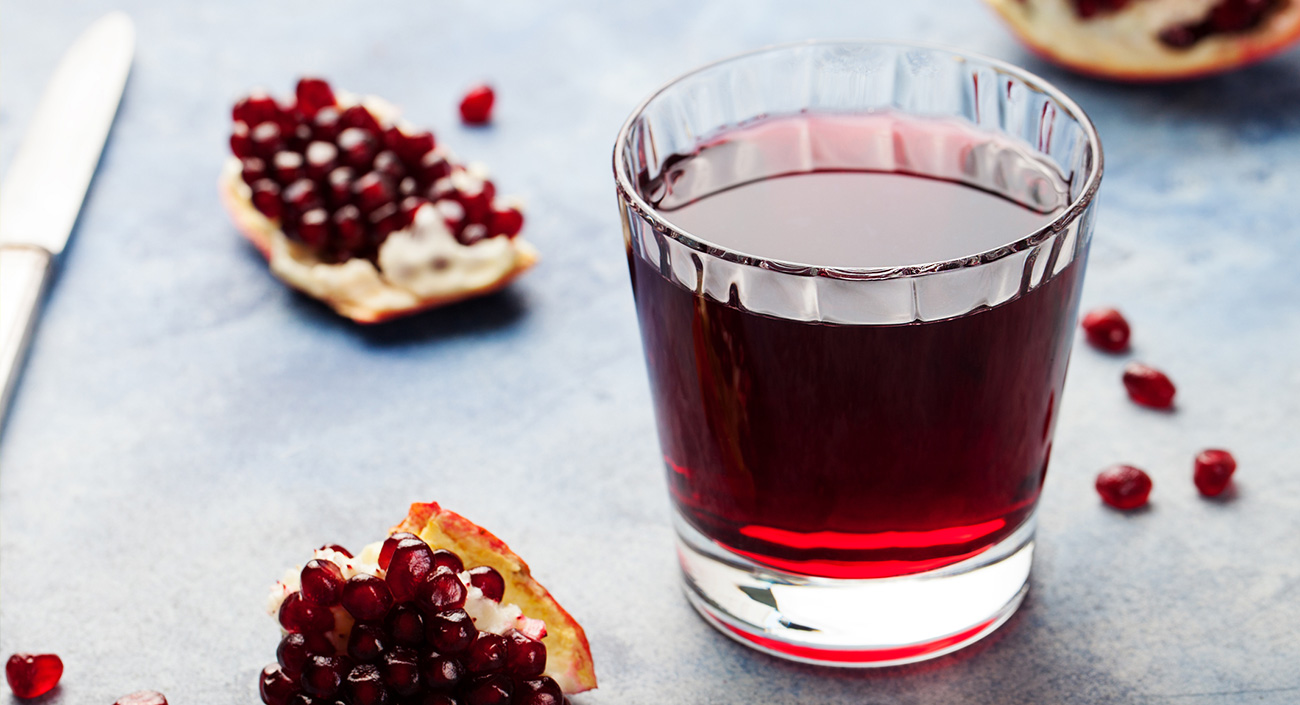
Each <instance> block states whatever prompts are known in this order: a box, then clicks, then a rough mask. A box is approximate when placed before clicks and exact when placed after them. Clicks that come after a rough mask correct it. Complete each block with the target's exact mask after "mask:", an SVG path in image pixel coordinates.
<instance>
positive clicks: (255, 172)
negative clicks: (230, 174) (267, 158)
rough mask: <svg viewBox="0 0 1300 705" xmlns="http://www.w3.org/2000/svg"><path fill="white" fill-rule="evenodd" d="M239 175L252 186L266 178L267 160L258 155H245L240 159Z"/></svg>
mask: <svg viewBox="0 0 1300 705" xmlns="http://www.w3.org/2000/svg"><path fill="white" fill-rule="evenodd" d="M239 175H240V176H241V177H243V179H244V183H246V184H248V185H249V186H252V185H253V184H255V183H257V182H258V181H261V180H262V179H265V178H266V162H264V161H262V160H261V159H258V158H257V157H245V158H244V159H242V160H240V170H239Z"/></svg>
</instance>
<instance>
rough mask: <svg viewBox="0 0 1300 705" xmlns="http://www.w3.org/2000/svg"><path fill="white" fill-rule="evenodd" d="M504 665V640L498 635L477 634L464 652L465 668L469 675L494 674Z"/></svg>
mask: <svg viewBox="0 0 1300 705" xmlns="http://www.w3.org/2000/svg"><path fill="white" fill-rule="evenodd" d="M505 665H506V639H505V637H503V636H501V635H500V634H492V633H491V632H479V633H478V636H476V637H475V639H474V643H472V644H470V645H469V649H468V650H466V652H465V667H466V668H468V669H469V672H470V673H473V674H475V675H481V674H484V673H496V672H497V671H500V670H501V669H503V668H505Z"/></svg>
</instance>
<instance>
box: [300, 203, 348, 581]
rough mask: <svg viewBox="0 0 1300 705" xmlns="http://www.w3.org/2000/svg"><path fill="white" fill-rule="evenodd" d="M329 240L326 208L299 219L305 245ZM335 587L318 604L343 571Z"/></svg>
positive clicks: (304, 572) (323, 242) (308, 213)
mask: <svg viewBox="0 0 1300 705" xmlns="http://www.w3.org/2000/svg"><path fill="white" fill-rule="evenodd" d="M329 238H330V214H329V212H328V211H326V210H325V209H324V208H313V209H311V210H309V211H307V212H306V213H303V214H302V217H301V218H299V219H298V239H299V240H302V241H303V243H304V244H306V245H308V246H310V247H315V248H317V249H319V248H321V247H324V246H325V243H326V242H329ZM315 562H316V561H311V562H309V563H308V564H307V565H311V563H315ZM320 562H321V563H325V564H327V565H331V566H334V570H336V571H337V570H338V566H335V565H334V564H333V563H332V562H330V561H320ZM306 572H307V569H306V568H304V569H303V578H302V587H303V594H304V595H306V594H307V576H306ZM334 585H335V592H334V597H333V600H334V601H333V602H328V603H326V602H318V604H329V605H337V604H338V595H339V591H341V590H342V589H343V573H342V571H340V572H339V573H338V582H337V583H335V584H334ZM312 589H313V590H316V589H317V587H315V586H313V587H312ZM319 589H321V590H324V589H325V588H323V587H321V588H319ZM323 595H324V593H322V596H323ZM326 599H328V598H326Z"/></svg>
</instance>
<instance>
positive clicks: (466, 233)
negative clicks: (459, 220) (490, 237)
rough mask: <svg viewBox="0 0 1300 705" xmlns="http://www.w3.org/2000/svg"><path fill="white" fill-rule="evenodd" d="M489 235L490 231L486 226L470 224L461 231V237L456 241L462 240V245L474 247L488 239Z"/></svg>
mask: <svg viewBox="0 0 1300 705" xmlns="http://www.w3.org/2000/svg"><path fill="white" fill-rule="evenodd" d="M487 234H488V229H487V226H486V225H483V224H482V223H470V224H469V225H466V226H465V228H464V229H463V230H461V231H460V235H459V236H458V237H457V238H456V239H458V240H460V244H462V245H466V246H468V245H473V244H474V243H476V242H478V241H479V240H483V239H486V238H487Z"/></svg>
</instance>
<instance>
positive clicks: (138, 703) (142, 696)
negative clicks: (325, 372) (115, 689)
mask: <svg viewBox="0 0 1300 705" xmlns="http://www.w3.org/2000/svg"><path fill="white" fill-rule="evenodd" d="M113 705H167V696H165V695H163V694H162V693H159V692H158V691H156V690H137V691H136V692H134V693H131V694H129V695H123V696H122V697H120V698H118V699H117V701H116V702H114V703H113Z"/></svg>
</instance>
